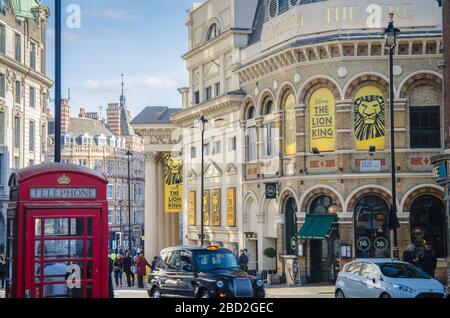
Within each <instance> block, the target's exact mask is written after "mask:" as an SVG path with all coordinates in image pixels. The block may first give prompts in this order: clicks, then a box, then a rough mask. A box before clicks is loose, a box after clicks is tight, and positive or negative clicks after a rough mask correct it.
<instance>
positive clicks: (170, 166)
mask: <svg viewBox="0 0 450 318" xmlns="http://www.w3.org/2000/svg"><path fill="white" fill-rule="evenodd" d="M164 208H165V211H166V213H180V212H182V211H183V160H182V159H181V158H180V157H174V156H173V155H172V154H165V155H164Z"/></svg>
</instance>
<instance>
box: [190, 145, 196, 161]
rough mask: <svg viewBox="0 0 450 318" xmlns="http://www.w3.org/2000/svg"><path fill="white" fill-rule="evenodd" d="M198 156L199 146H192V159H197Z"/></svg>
mask: <svg viewBox="0 0 450 318" xmlns="http://www.w3.org/2000/svg"><path fill="white" fill-rule="evenodd" d="M196 157H197V148H195V147H191V159H195V158H196Z"/></svg>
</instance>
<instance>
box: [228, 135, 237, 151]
mask: <svg viewBox="0 0 450 318" xmlns="http://www.w3.org/2000/svg"><path fill="white" fill-rule="evenodd" d="M236 143H237V138H236V136H234V137H231V138H230V139H228V151H236V148H237V145H236Z"/></svg>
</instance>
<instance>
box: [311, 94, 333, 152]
mask: <svg viewBox="0 0 450 318" xmlns="http://www.w3.org/2000/svg"><path fill="white" fill-rule="evenodd" d="M334 102H335V101H334V96H333V93H332V92H331V91H330V90H329V89H327V88H319V89H318V90H316V91H315V92H314V93H313V94H312V95H311V98H310V100H309V129H310V141H309V143H310V144H309V146H310V150H312V149H313V148H317V149H319V151H321V152H326V151H334V150H335V149H336V118H335V103H334Z"/></svg>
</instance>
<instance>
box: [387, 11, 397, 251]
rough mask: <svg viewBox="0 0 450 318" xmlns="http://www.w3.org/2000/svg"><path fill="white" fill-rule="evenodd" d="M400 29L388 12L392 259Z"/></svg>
mask: <svg viewBox="0 0 450 318" xmlns="http://www.w3.org/2000/svg"><path fill="white" fill-rule="evenodd" d="M398 33H400V30H399V29H397V28H395V27H394V14H393V13H390V14H389V25H388V27H387V28H386V29H385V30H384V35H385V38H386V47H387V48H388V50H389V107H390V117H391V118H390V119H391V121H390V125H391V182H392V184H391V186H392V203H391V211H390V213H389V229H390V230H393V240H394V244H393V247H392V253H393V258H394V259H399V252H398V241H397V229H398V227H399V224H398V219H397V177H396V166H397V165H396V161H395V120H394V117H395V116H394V71H393V69H394V49H395V47H396V46H397V34H398Z"/></svg>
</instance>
